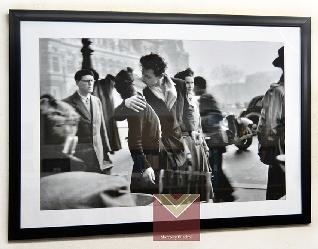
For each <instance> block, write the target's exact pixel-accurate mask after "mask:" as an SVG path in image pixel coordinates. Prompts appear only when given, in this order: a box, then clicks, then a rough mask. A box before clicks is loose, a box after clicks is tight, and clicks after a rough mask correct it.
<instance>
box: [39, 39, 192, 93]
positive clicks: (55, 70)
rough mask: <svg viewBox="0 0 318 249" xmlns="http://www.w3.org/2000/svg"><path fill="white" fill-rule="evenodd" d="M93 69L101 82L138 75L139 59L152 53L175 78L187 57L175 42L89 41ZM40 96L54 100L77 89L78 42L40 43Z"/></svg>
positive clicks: (58, 40) (49, 40)
mask: <svg viewBox="0 0 318 249" xmlns="http://www.w3.org/2000/svg"><path fill="white" fill-rule="evenodd" d="M90 40H91V42H92V44H91V49H93V50H94V52H93V53H92V55H91V61H92V66H93V68H94V69H95V70H96V71H97V72H98V74H99V77H100V78H104V77H105V76H106V75H107V74H112V75H116V74H117V73H118V72H119V71H120V70H121V69H123V68H126V67H132V68H133V69H134V70H135V72H136V73H137V74H140V66H139V59H140V57H141V56H143V55H146V54H149V53H151V52H153V53H158V54H160V55H161V56H162V57H163V58H164V59H165V60H166V62H167V64H168V71H167V72H168V74H169V75H174V74H176V73H177V72H178V71H180V70H184V69H185V68H187V67H188V66H189V55H188V53H187V52H186V51H185V50H184V47H183V42H182V41H178V40H140V39H99V38H94V39H90ZM39 45H40V81H41V82H40V86H41V89H40V91H41V95H42V94H46V93H49V94H51V95H53V96H55V97H56V98H57V99H62V98H65V97H67V96H68V95H70V94H72V93H73V92H74V91H75V89H76V84H75V81H74V74H75V72H76V71H77V70H79V69H81V67H82V61H83V56H82V53H81V48H82V46H83V45H82V42H81V39H80V38H79V39H64V38H63V39H51V38H41V39H40V44H39Z"/></svg>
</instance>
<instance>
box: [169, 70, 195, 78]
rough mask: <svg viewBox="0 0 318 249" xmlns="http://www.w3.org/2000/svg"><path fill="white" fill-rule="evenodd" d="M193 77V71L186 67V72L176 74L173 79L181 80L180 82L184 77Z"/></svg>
mask: <svg viewBox="0 0 318 249" xmlns="http://www.w3.org/2000/svg"><path fill="white" fill-rule="evenodd" d="M193 75H194V72H193V70H192V69H191V68H190V67H188V68H187V69H186V70H183V71H181V72H179V73H177V74H176V75H175V76H174V78H178V79H181V80H185V78H186V77H188V76H191V77H192V76H193Z"/></svg>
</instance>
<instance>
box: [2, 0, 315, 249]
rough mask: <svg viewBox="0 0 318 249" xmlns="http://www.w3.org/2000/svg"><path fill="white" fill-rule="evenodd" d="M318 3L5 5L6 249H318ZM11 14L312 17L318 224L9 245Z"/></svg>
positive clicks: (9, 0) (211, 0) (233, 0)
mask: <svg viewBox="0 0 318 249" xmlns="http://www.w3.org/2000/svg"><path fill="white" fill-rule="evenodd" d="M315 2H316V1H315V0H302V1H299V0H298V1H292V0H289V1H287V0H280V1H277V0H267V1H260V0H240V1H237V0H219V1H215V0H196V1H195V0H183V1H179V0H174V1H171V0H170V1H168V0H161V1H149V0H139V1H137V0H135V1H132V0H112V1H111V0H90V1H82V2H81V3H80V1H76V0H68V1H65V0H54V1H44V0H1V5H0V18H1V19H0V30H1V31H2V32H1V36H0V55H1V60H0V82H1V84H0V124H1V128H2V132H1V133H0V158H2V160H1V164H0V207H1V208H0V248H1V249H7V248H12V249H17V248H32V249H37V248H41V249H44V248H45V249H51V248H54V249H55V248H56V249H58V248H65V249H69V248H74V249H77V248H85V249H90V248H96V249H100V248H116V249H121V248H125V249H126V248H127V249H133V248H138V249H143V248H183V249H185V248H202V249H203V248H213V247H215V248H218V249H223V248H244V249H263V248H264V249H265V248H266V249H269V248H277V249H278V248H279V249H285V248H295V249H300V248H308V249H309V248H317V247H318V217H317V214H318V212H317V208H318V203H317V201H318V194H317V193H318V178H317V176H318V167H317V166H318V153H316V151H315V148H317V146H318V130H317V129H314V128H315V127H316V126H317V125H318V112H317V109H318V103H315V99H317V97H318V86H317V80H318V74H317V70H315V69H316V68H318V61H317V59H318V45H317V44H318V37H317V31H318V15H317V14H316V13H317V11H318V8H317V7H318V4H315ZM9 9H39V10H40V9H43V10H44V9H59V10H101V11H136V12H180V13H214V14H241V15H268V16H271V15H273V16H275V15H280V16H311V17H312V100H313V101H312V127H313V129H312V148H313V151H312V154H313V155H312V210H313V212H312V224H311V225H308V226H284V227H266V228H249V229H240V228H238V229H224V230H214V231H203V232H202V234H201V241H200V242H153V241H152V236H151V235H146V236H145V235H129V236H108V237H107V236H104V237H103V236H100V237H89V238H81V239H63V240H62V239H59V240H57V239H55V240H46V241H33V242H32V244H31V242H20V243H8V242H7V222H8V218H7V213H8V172H9V169H8V168H9V165H8V160H9V159H8V157H9V156H8V155H9V151H8V141H9V136H8V129H9V124H8V115H9V112H8V110H9V104H8V103H9V99H8V91H9V90H8V89H9V56H8V54H9V53H8V48H9V32H8V10H9Z"/></svg>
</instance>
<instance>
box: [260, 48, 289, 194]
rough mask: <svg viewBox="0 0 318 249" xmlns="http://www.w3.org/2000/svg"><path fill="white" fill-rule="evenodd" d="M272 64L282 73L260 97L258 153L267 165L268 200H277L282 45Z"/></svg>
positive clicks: (280, 190)
mask: <svg viewBox="0 0 318 249" xmlns="http://www.w3.org/2000/svg"><path fill="white" fill-rule="evenodd" d="M273 65H274V66H275V67H279V68H281V69H282V70H283V73H282V76H281V78H280V80H279V82H278V83H274V84H272V85H271V86H270V89H269V90H268V91H267V92H266V94H265V96H264V98H263V102H262V105H263V108H262V111H261V117H260V120H259V124H258V140H259V155H260V158H261V161H262V162H263V163H265V164H268V165H269V167H268V180H267V191H266V199H267V200H277V199H279V198H281V197H283V196H284V195H285V194H286V180H285V168H284V166H283V165H281V163H280V162H279V161H278V160H277V158H276V157H277V156H278V155H284V154H285V88H284V81H285V80H284V47H281V48H280V49H279V50H278V57H277V58H276V59H275V60H274V61H273Z"/></svg>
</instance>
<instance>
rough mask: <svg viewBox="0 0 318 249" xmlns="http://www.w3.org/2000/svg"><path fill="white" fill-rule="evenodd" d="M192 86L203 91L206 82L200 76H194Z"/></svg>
mask: <svg viewBox="0 0 318 249" xmlns="http://www.w3.org/2000/svg"><path fill="white" fill-rule="evenodd" d="M194 85H195V86H196V87H197V88H199V89H201V90H204V89H206V80H205V79H204V78H203V77H201V76H196V77H194Z"/></svg>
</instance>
